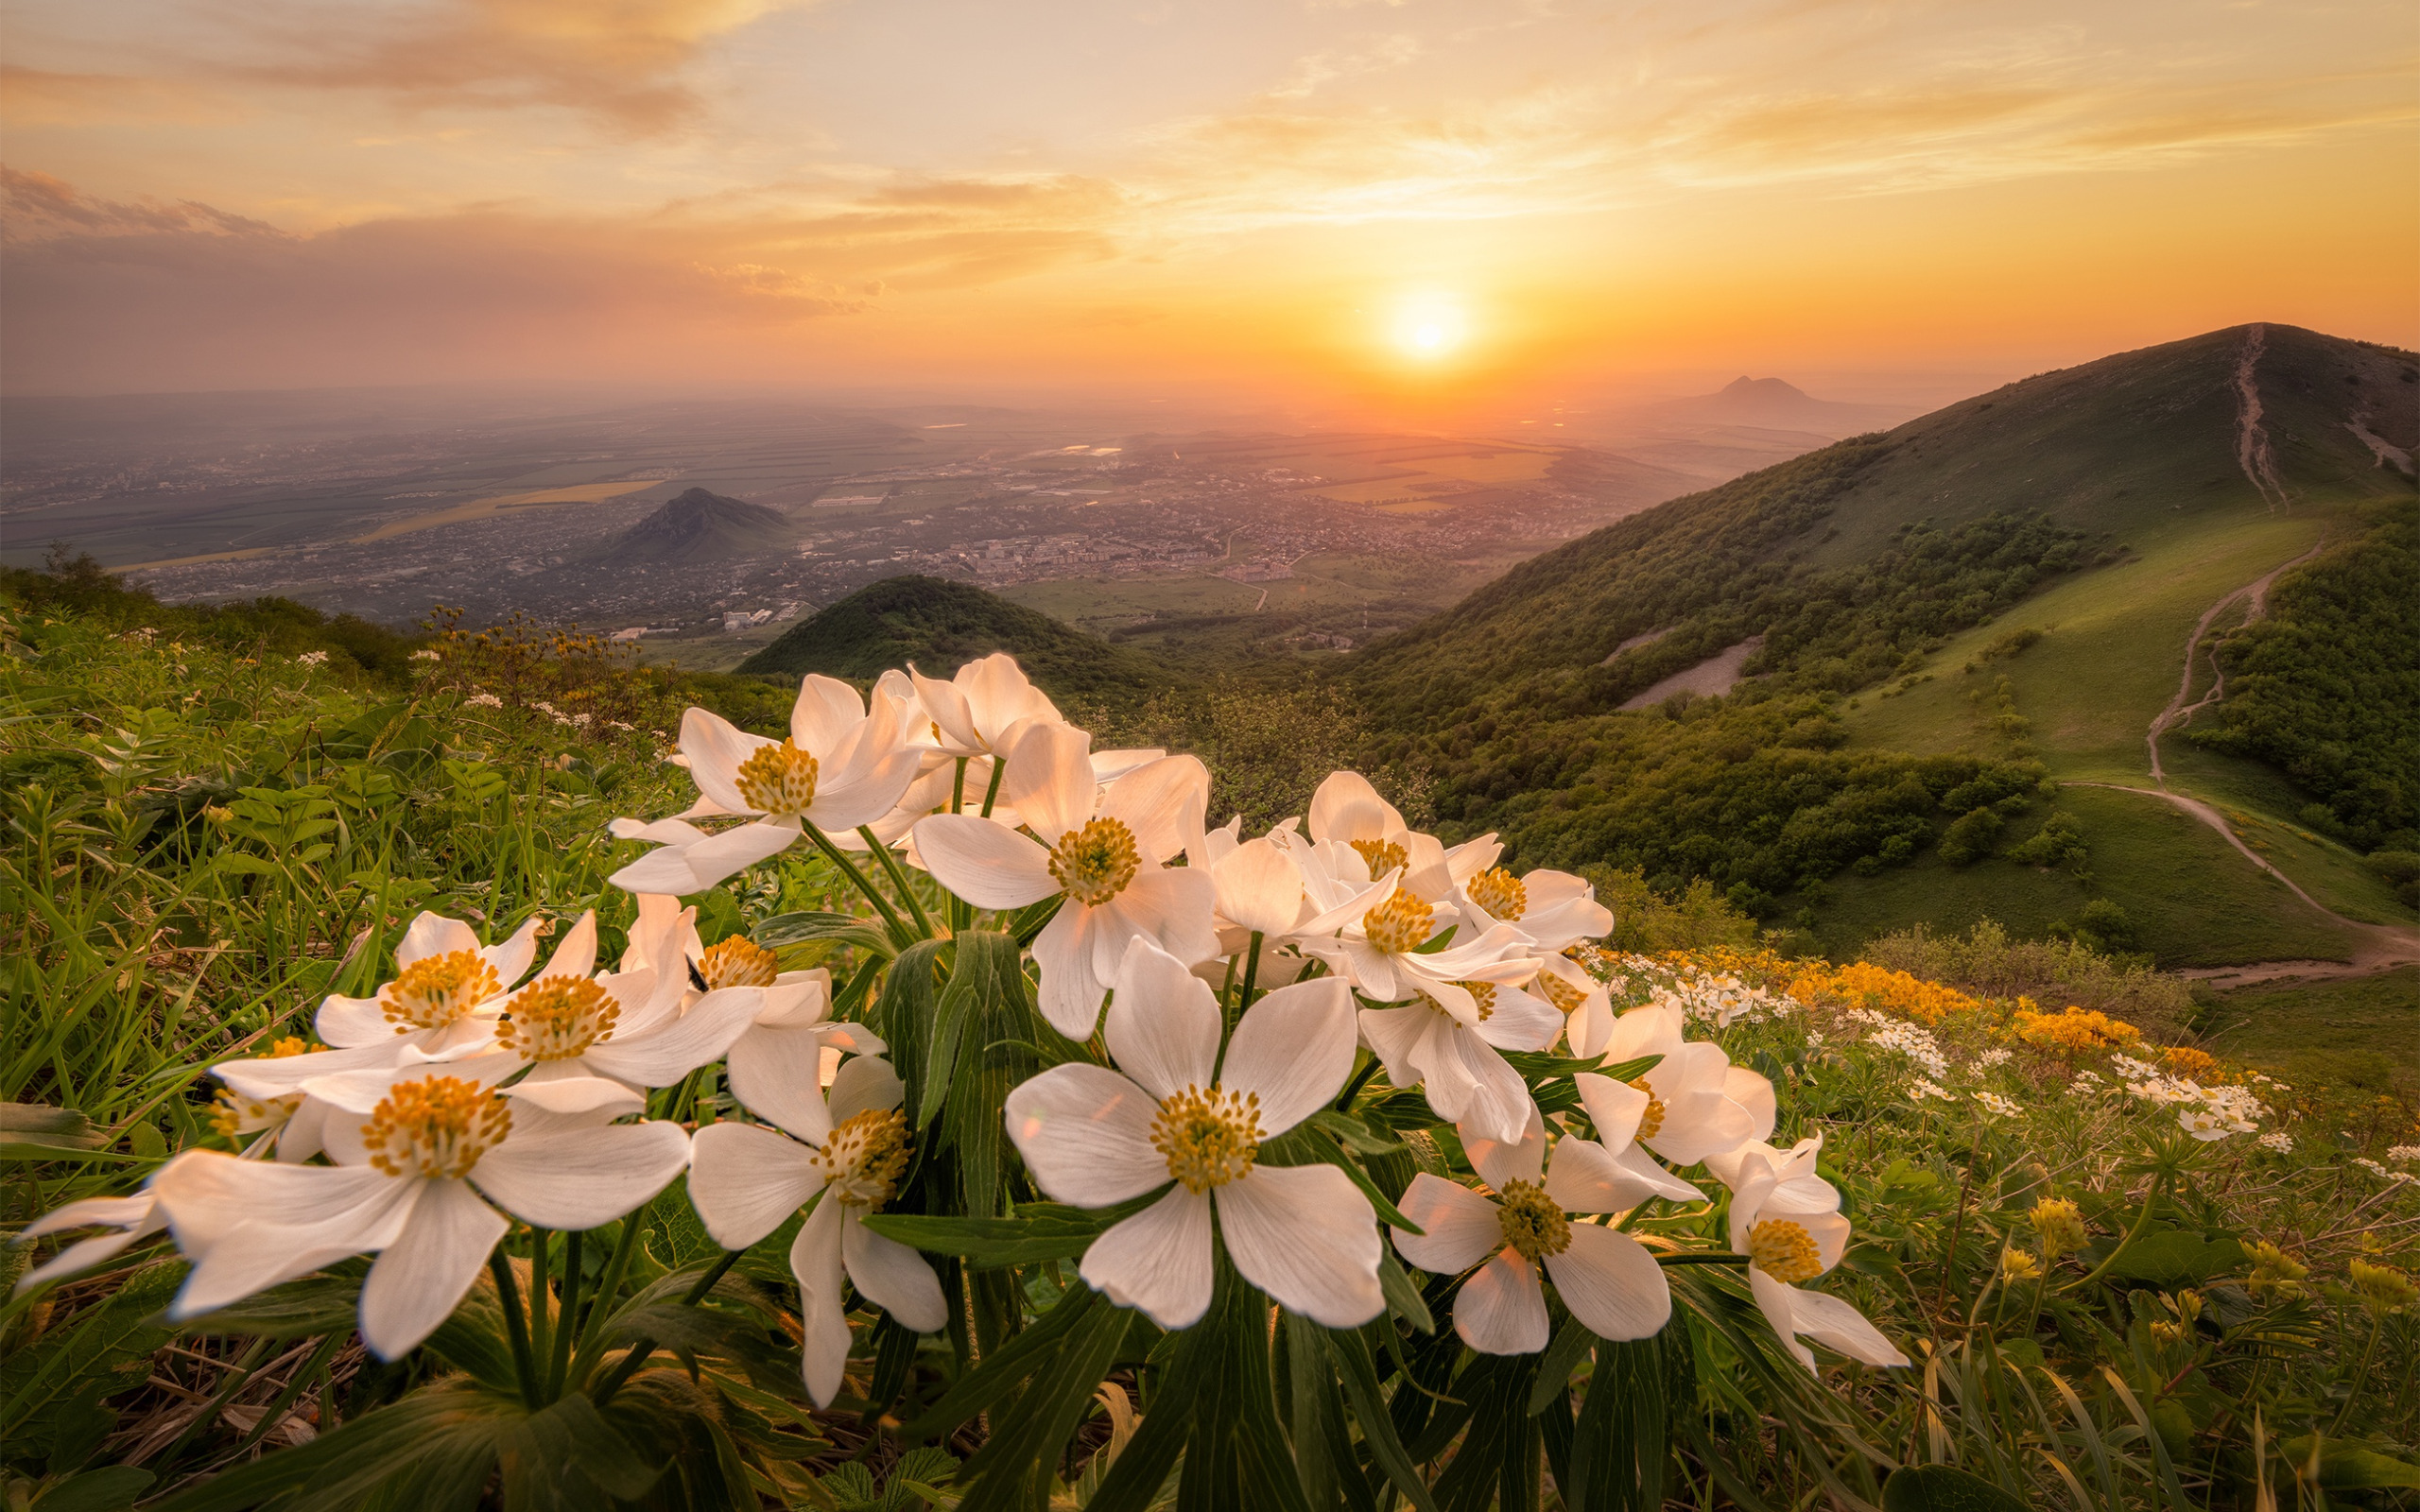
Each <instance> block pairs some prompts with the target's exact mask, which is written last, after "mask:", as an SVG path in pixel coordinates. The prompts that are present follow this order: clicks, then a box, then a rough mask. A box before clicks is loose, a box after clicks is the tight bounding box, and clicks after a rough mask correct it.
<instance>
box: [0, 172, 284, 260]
mask: <svg viewBox="0 0 2420 1512" xmlns="http://www.w3.org/2000/svg"><path fill="white" fill-rule="evenodd" d="M0 206H5V211H0V236H5V237H6V239H7V240H8V241H9V242H10V243H12V244H24V243H29V242H46V241H54V240H59V239H61V238H70V237H75V238H81V237H114V236H140V235H158V234H162V233H164V232H183V233H188V234H199V235H211V236H245V235H259V234H264V233H267V234H274V233H275V228H274V227H272V226H270V225H269V224H268V223H267V222H266V221H258V220H251V219H247V218H246V217H244V216H242V215H230V214H229V213H228V212H226V211H223V210H219V209H216V208H215V207H213V206H210V205H205V204H203V203H201V202H200V201H199V200H195V199H184V200H179V201H177V202H175V203H173V204H170V203H165V202H163V201H160V200H153V199H144V200H133V201H126V200H113V199H95V198H92V197H91V196H88V195H84V194H79V193H78V191H77V190H76V188H75V187H74V186H73V185H71V184H68V183H65V182H62V181H61V180H57V179H54V178H52V177H51V176H50V175H48V174H46V173H27V172H24V171H22V170H20V169H16V168H11V167H8V166H6V165H5V164H0Z"/></svg>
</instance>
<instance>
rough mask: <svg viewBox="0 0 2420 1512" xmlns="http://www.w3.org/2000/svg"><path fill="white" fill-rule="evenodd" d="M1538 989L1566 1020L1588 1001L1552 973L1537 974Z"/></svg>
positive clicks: (1583, 994)
mask: <svg viewBox="0 0 2420 1512" xmlns="http://www.w3.org/2000/svg"><path fill="white" fill-rule="evenodd" d="M1481 906H1484V905H1483V904H1482V905H1481ZM1538 987H1539V988H1540V989H1541V990H1543V991H1544V992H1545V993H1546V995H1547V1002H1548V1003H1551V1004H1553V1005H1555V1011H1556V1012H1558V1013H1561V1014H1562V1015H1563V1016H1564V1018H1566V1019H1567V1018H1569V1017H1571V1015H1572V1012H1573V1010H1574V1009H1576V1008H1578V1007H1579V1006H1580V1005H1582V1003H1585V1002H1587V1001H1588V994H1587V993H1585V992H1582V991H1581V990H1580V989H1579V988H1576V987H1573V986H1572V985H1571V984H1570V983H1568V982H1566V981H1564V979H1563V978H1562V977H1559V976H1557V975H1555V974H1554V973H1553V972H1552V971H1540V972H1539V973H1538Z"/></svg>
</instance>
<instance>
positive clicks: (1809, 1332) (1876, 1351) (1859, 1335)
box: [1790, 1287, 1908, 1366]
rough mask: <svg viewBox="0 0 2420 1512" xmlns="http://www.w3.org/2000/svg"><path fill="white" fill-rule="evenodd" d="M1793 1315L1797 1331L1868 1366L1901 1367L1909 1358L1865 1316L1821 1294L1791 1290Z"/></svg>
mask: <svg viewBox="0 0 2420 1512" xmlns="http://www.w3.org/2000/svg"><path fill="white" fill-rule="evenodd" d="M1790 1312H1791V1314H1793V1315H1794V1316H1795V1317H1796V1319H1797V1322H1796V1327H1797V1329H1798V1332H1801V1333H1804V1334H1806V1336H1807V1337H1808V1338H1810V1339H1813V1340H1814V1341H1815V1342H1816V1343H1818V1344H1821V1345H1823V1346H1824V1347H1825V1348H1826V1349H1831V1350H1833V1351H1834V1352H1835V1353H1839V1354H1845V1355H1847V1356H1848V1357H1849V1358H1850V1359H1852V1360H1861V1361H1863V1362H1864V1363H1865V1364H1867V1365H1889V1366H1902V1365H1906V1364H1907V1363H1908V1357H1907V1356H1906V1355H1904V1354H1902V1353H1900V1352H1899V1348H1898V1346H1897V1345H1894V1344H1893V1343H1892V1342H1891V1341H1890V1340H1889V1339H1887V1338H1885V1337H1883V1336H1882V1331H1881V1330H1879V1329H1877V1328H1876V1327H1875V1326H1874V1325H1873V1324H1872V1323H1870V1322H1868V1321H1866V1316H1865V1314H1862V1313H1860V1312H1858V1310H1857V1309H1856V1308H1854V1307H1851V1306H1850V1305H1849V1304H1848V1303H1846V1302H1843V1301H1841V1299H1840V1298H1839V1297H1829V1296H1826V1295H1825V1294H1824V1293H1822V1292H1813V1291H1808V1290H1806V1288H1805V1287H1793V1288H1791V1289H1790Z"/></svg>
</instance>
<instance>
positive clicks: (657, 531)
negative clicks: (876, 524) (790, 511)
mask: <svg viewBox="0 0 2420 1512" xmlns="http://www.w3.org/2000/svg"><path fill="white" fill-rule="evenodd" d="M798 538H799V531H798V527H797V526H796V525H793V524H791V523H790V521H789V517H788V516H787V515H785V514H783V513H782V512H781V511H780V510H778V509H768V508H766V507H764V506H763V505H761V504H750V503H749V502H748V501H747V500H745V499H734V498H731V497H729V496H727V495H725V494H720V493H709V492H707V491H706V490H703V489H691V490H689V491H688V492H686V493H683V494H681V495H679V496H677V497H675V498H672V499H669V500H667V501H666V503H665V505H664V507H662V508H659V509H657V510H656V511H655V512H654V513H653V514H650V515H648V517H647V518H646V519H644V520H642V521H640V522H639V523H638V524H634V525H632V526H631V528H630V529H628V530H625V531H623V532H622V533H621V534H620V535H619V536H616V537H615V538H614V541H613V542H612V543H611V544H610V545H608V546H607V547H606V548H605V553H604V555H605V556H606V557H607V558H610V559H613V560H617V561H648V562H694V561H714V560H717V559H719V558H725V557H758V556H763V555H765V554H766V553H768V552H777V551H784V550H787V549H788V548H789V547H790V546H792V545H795V544H796V543H797V541H798Z"/></svg>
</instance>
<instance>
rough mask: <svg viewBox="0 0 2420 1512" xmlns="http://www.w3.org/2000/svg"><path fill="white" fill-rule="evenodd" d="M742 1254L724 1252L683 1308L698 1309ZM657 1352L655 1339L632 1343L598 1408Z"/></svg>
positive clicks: (604, 1388)
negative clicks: (696, 1307)
mask: <svg viewBox="0 0 2420 1512" xmlns="http://www.w3.org/2000/svg"><path fill="white" fill-rule="evenodd" d="M742 1253H743V1251H741V1250H737V1249H726V1250H724V1251H723V1253H722V1259H720V1260H718V1261H716V1262H715V1263H714V1268H713V1269H711V1270H709V1271H707V1272H706V1273H705V1274H704V1275H703V1276H700V1277H699V1278H698V1284H697V1285H695V1286H692V1287H690V1288H689V1295H688V1296H686V1297H683V1298H681V1305H682V1306H683V1307H695V1306H697V1305H698V1303H699V1302H700V1300H701V1299H703V1298H704V1297H705V1295H706V1294H707V1293H708V1292H711V1291H713V1290H714V1289H715V1282H717V1281H718V1280H722V1279H723V1276H724V1275H725V1274H726V1273H727V1272H728V1271H730V1269H731V1267H732V1266H734V1265H736V1264H738V1263H739V1257H740V1255H741V1254H742ZM654 1353H655V1340H653V1339H651V1338H642V1339H640V1340H639V1341H638V1342H637V1343H635V1344H632V1345H631V1352H630V1353H628V1354H626V1355H624V1356H622V1363H621V1364H620V1365H617V1366H614V1373H613V1374H612V1375H610V1376H607V1377H606V1378H605V1383H604V1384H603V1385H601V1386H599V1387H597V1388H596V1405H598V1406H599V1407H602V1406H604V1405H605V1404H606V1403H607V1402H609V1401H611V1400H614V1393H615V1392H617V1391H619V1390H621V1389H622V1387H623V1385H624V1384H626V1383H628V1382H629V1381H630V1379H631V1377H632V1376H634V1375H637V1374H638V1373H639V1366H643V1365H645V1364H647V1362H648V1357H649V1356H651V1355H653V1354H654Z"/></svg>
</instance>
